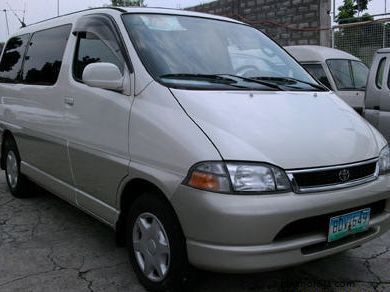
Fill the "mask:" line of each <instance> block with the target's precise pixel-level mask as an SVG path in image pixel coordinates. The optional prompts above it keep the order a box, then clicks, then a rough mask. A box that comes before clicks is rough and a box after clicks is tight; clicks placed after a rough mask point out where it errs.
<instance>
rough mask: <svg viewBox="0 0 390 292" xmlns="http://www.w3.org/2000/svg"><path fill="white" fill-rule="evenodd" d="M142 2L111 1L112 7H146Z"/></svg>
mask: <svg viewBox="0 0 390 292" xmlns="http://www.w3.org/2000/svg"><path fill="white" fill-rule="evenodd" d="M144 2H145V1H144V0H111V3H112V6H122V7H128V6H146V5H145V4H144Z"/></svg>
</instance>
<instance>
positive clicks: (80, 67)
mask: <svg viewBox="0 0 390 292" xmlns="http://www.w3.org/2000/svg"><path fill="white" fill-rule="evenodd" d="M115 42H116V41H115V40H114V39H109V40H107V39H106V40H103V39H101V38H99V37H98V36H97V35H96V34H94V33H90V32H87V33H83V34H79V38H78V46H77V52H76V58H75V62H74V65H73V73H74V76H75V78H76V79H77V80H82V77H83V72H84V69H85V67H86V66H87V65H89V64H92V63H97V62H105V63H112V64H114V65H117V66H118V68H119V69H120V70H121V72H123V67H124V62H125V61H124V59H123V57H122V54H121V53H120V50H116V51H114V50H113V49H112V48H114V47H115V46H116V45H114V46H113V44H115Z"/></svg>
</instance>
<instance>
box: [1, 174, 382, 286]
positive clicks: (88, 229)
mask: <svg viewBox="0 0 390 292" xmlns="http://www.w3.org/2000/svg"><path fill="white" fill-rule="evenodd" d="M113 238H114V234H113V231H112V230H111V229H109V228H108V227H106V226H104V225H103V224H102V223H100V222H98V221H96V220H95V219H93V218H91V217H89V216H88V215H86V214H84V213H82V212H81V211H79V210H78V209H76V208H75V207H73V206H71V205H69V204H67V203H66V202H64V201H62V200H60V199H58V198H57V197H55V196H54V195H51V194H49V193H46V192H43V191H40V192H38V193H37V194H36V195H35V196H34V197H32V198H29V199H23V200H21V199H13V198H12V197H11V195H10V194H9V192H8V189H7V186H6V183H5V179H4V174H3V173H1V174H0V291H50V292H52V291H134V292H138V291H144V289H143V288H142V287H141V285H140V284H139V283H138V281H137V280H136V278H135V275H134V273H133V272H132V270H131V267H130V266H129V264H128V262H127V252H126V250H125V249H124V248H118V247H116V246H115V243H114V239H113ZM280 290H284V291H298V290H300V291H390V233H387V234H385V235H384V236H382V237H381V238H378V239H376V240H374V241H372V242H370V243H368V244H366V245H364V246H362V247H360V248H357V249H353V250H350V251H348V252H344V253H341V254H338V255H335V256H332V257H329V258H326V259H323V260H319V261H316V262H312V263H308V264H305V265H301V266H298V267H294V268H290V269H285V270H282V271H276V272H268V273H262V274H251V275H224V274H215V273H208V272H197V273H196V275H195V278H194V279H192V280H191V281H190V282H189V283H188V288H187V289H186V291H224V292H230V291H231V292H233V291H234V292H237V291H280Z"/></svg>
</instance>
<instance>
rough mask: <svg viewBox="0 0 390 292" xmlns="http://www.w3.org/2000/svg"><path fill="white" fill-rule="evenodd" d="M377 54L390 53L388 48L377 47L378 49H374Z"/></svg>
mask: <svg viewBox="0 0 390 292" xmlns="http://www.w3.org/2000/svg"><path fill="white" fill-rule="evenodd" d="M376 52H377V54H386V53H390V48H383V49H379V50H378V51H376Z"/></svg>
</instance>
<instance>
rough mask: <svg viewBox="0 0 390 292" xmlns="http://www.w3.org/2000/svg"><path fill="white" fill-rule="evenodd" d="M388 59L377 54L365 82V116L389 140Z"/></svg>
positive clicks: (389, 95)
mask: <svg viewBox="0 0 390 292" xmlns="http://www.w3.org/2000/svg"><path fill="white" fill-rule="evenodd" d="M389 66H390V60H389V58H388V57H387V56H386V55H383V54H378V55H377V57H376V58H375V60H374V62H373V64H372V66H371V72H370V77H369V80H368V83H367V94H366V110H365V118H366V119H367V120H368V121H369V122H370V123H371V124H372V125H373V126H375V127H376V128H377V129H378V130H379V131H380V132H381V133H382V134H383V136H385V138H386V139H387V141H390V90H389V88H390V80H389V78H390V74H389Z"/></svg>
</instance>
